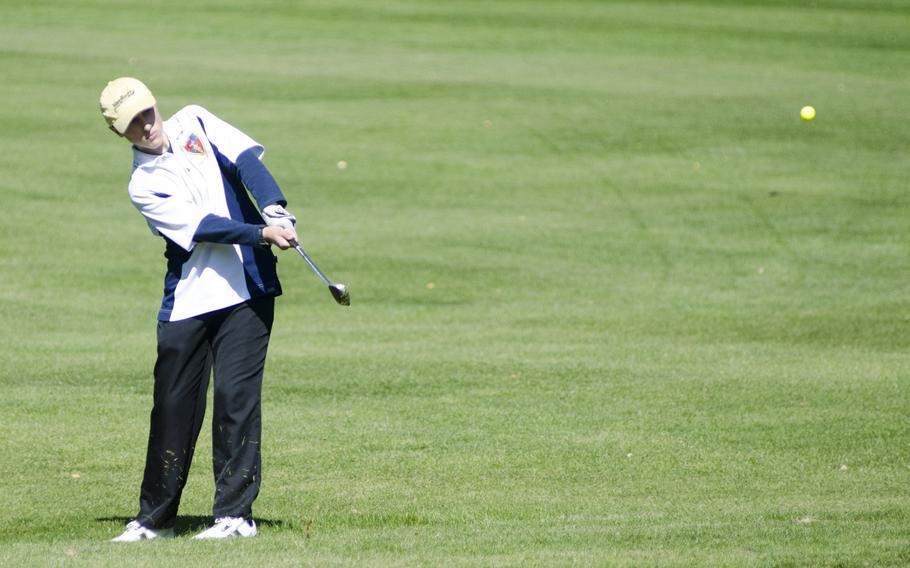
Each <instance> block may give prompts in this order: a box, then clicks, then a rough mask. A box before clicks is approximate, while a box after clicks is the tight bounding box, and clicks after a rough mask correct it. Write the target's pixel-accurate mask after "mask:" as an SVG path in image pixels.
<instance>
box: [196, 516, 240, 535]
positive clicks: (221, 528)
mask: <svg viewBox="0 0 910 568" xmlns="http://www.w3.org/2000/svg"><path fill="white" fill-rule="evenodd" d="M232 536H241V537H250V536H256V523H254V522H253V519H244V518H243V517H218V518H217V519H215V524H214V525H212V526H211V527H210V528H207V529H205V530H204V531H202V532H201V533H199V534H197V535H196V536H194V537H193V540H201V539H207V538H229V537H232Z"/></svg>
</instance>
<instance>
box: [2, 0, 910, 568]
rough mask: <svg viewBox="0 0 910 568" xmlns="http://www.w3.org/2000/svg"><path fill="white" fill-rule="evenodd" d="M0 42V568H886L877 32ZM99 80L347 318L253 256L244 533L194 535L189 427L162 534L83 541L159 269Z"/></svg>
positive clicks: (903, 133)
mask: <svg viewBox="0 0 910 568" xmlns="http://www.w3.org/2000/svg"><path fill="white" fill-rule="evenodd" d="M0 11H2V14H3V18H2V20H0V71H2V76H3V84H4V85H3V88H2V90H0V125H2V127H3V130H4V132H3V136H2V137H0V171H2V172H3V175H2V176H0V195H2V196H3V200H4V211H5V216H4V217H5V218H4V221H3V223H2V225H0V227H2V228H0V231H2V237H3V245H4V246H3V247H2V249H0V267H2V276H3V278H2V280H0V318H2V321H3V326H2V327H3V332H2V336H0V430H2V432H3V442H2V446H0V447H2V449H3V452H2V453H0V504H2V509H3V514H2V515H0V565H3V566H8V565H10V566H47V565H59V566H70V565H72V566H161V565H173V566H197V565H198V566H221V565H223V566H228V565H248V566H545V565H547V566H549V565H559V566H565V565H578V566H589V565H597V566H731V567H732V566H857V567H859V566H905V565H910V536H908V535H910V532H908V526H910V512H908V511H910V509H908V507H910V496H908V484H910V452H908V445H907V444H908V439H910V422H908V414H910V389H908V386H910V385H908V375H910V354H908V347H910V337H908V326H910V302H908V295H907V275H908V274H910V255H908V243H910V234H908V230H907V226H908V224H907V219H908V218H910V207H908V206H910V199H908V197H907V196H908V191H907V183H908V179H910V175H908V174H910V171H908V163H910V162H908V160H907V152H908V145H910V128H908V124H907V116H908V112H907V105H908V100H910V75H908V54H910V5H908V3H907V2H903V1H898V0H892V1H878V2H876V1H870V2H864V1H863V2H861V1H859V0H831V1H825V0H819V1H817V2H783V1H772V0H768V1H758V0H755V1H749V2H740V3H735V2H721V1H716V2H714V1H709V0H701V1H689V2H662V1H656V0H655V1H644V2H596V1H574V2H545V1H534V0H510V1H506V0H496V1H491V2H479V1H476V2H475V1H463V2H462V1H459V2H421V1H416V0H403V1H395V2H378V1H377V2H370V1H366V0H362V1H359V2H329V1H306V2H289V1H266V2H256V3H243V2H237V1H235V0H227V1H220V2H213V1H210V0H202V1H197V2H192V3H186V2H176V1H171V0H168V1H163V2H155V3H149V4H145V3H139V4H137V3H132V2H102V1H75V0H73V1H59V2H38V3H34V2H33V3H12V2H6V1H2V0H0ZM120 75H133V76H137V77H139V78H141V79H142V80H144V81H146V82H147V83H148V85H149V86H150V87H151V89H152V90H153V91H154V92H155V94H156V96H157V98H158V102H159V106H160V107H161V110H162V114H164V115H166V116H170V115H171V114H173V113H174V112H176V111H177V110H178V109H179V108H181V107H182V106H183V105H185V104H190V103H195V104H200V105H202V106H204V107H206V108H208V109H209V110H210V111H211V112H213V113H215V114H216V115H219V116H221V117H222V118H224V119H226V120H228V121H230V122H231V123H233V124H235V125H237V126H238V127H240V128H241V129H243V130H244V131H245V132H247V133H248V134H250V135H251V136H252V137H253V138H255V139H256V140H257V141H259V142H260V143H262V144H263V145H265V147H266V156H265V163H266V164H267V165H268V167H269V168H270V170H271V171H272V172H273V174H274V175H275V177H276V179H277V180H278V182H279V184H280V185H281V186H282V188H283V190H284V192H285V194H286V195H287V197H288V199H289V205H288V209H289V210H290V211H292V212H293V213H295V214H296V215H297V217H298V218H299V219H300V225H299V231H300V236H301V243H302V244H303V246H304V248H305V249H306V250H307V252H308V253H309V254H310V255H311V256H312V257H313V259H314V260H315V261H316V263H318V264H319V266H320V267H321V268H322V269H323V270H324V271H325V272H326V274H327V275H329V277H330V278H332V279H333V280H334V281H337V282H344V283H346V284H348V286H349V289H350V293H351V304H352V305H351V306H350V307H349V308H343V307H340V306H338V305H336V304H335V302H334V301H332V298H331V297H330V296H329V294H328V293H327V292H326V290H325V286H324V285H323V284H322V283H321V282H320V281H319V280H318V279H317V278H316V277H315V276H314V275H313V274H312V273H311V272H310V269H309V268H308V267H307V266H306V265H305V263H303V262H302V261H301V260H300V259H298V258H295V256H296V253H294V251H293V250H291V251H286V252H281V253H280V254H279V257H280V262H279V273H280V276H281V279H282V283H283V287H284V291H285V293H284V295H283V296H282V297H281V298H279V300H278V308H277V317H276V323H275V328H274V332H273V338H272V345H271V349H270V354H269V361H268V365H267V370H266V378H265V386H264V395H263V399H264V400H263V404H264V430H265V432H264V438H263V461H264V468H263V485H262V493H261V495H260V498H259V499H258V501H257V502H256V504H255V507H254V514H255V517H256V519H257V522H258V523H259V529H260V535H259V536H258V537H256V538H255V539H249V540H236V541H230V542H193V541H190V540H189V539H188V537H189V536H190V535H192V534H194V533H195V532H196V531H199V530H201V529H202V528H204V527H205V525H206V524H207V523H208V522H210V519H209V517H208V515H209V514H210V508H211V499H212V495H213V492H214V487H213V482H212V479H211V477H212V476H211V465H210V459H211V442H210V436H209V435H208V429H209V428H210V422H207V425H206V426H205V427H204V430H203V434H202V435H201V436H200V442H199V445H198V448H197V452H196V460H195V464H194V466H193V469H192V471H191V474H190V477H189V481H188V484H187V489H186V492H185V494H184V499H183V503H182V506H181V510H180V518H179V520H178V525H177V532H178V538H177V539H175V540H173V541H155V542H149V543H140V544H138V545H114V544H111V543H109V542H108V540H109V539H110V538H112V537H114V536H116V535H117V534H118V533H119V532H120V531H121V530H122V528H123V525H124V524H125V523H126V522H127V521H128V520H129V519H130V518H131V516H132V515H134V514H135V513H136V509H137V504H138V486H139V482H140V479H141V475H142V468H143V460H144V457H145V443H146V437H147V435H148V413H149V410H150V404H151V391H152V379H151V371H152V366H153V364H154V342H155V316H156V313H157V307H158V302H159V301H160V293H161V288H162V283H163V275H164V268H165V261H164V258H163V257H162V252H163V243H162V241H161V240H160V239H157V238H153V237H152V236H151V235H150V234H149V232H148V230H147V228H146V226H145V223H144V221H143V220H142V219H141V217H140V216H139V214H138V213H137V212H136V211H135V210H134V209H133V207H132V205H131V204H130V202H129V199H128V197H127V194H126V183H127V180H128V176H129V169H130V159H131V157H130V151H129V148H128V145H127V144H126V143H124V142H122V141H120V140H118V139H117V138H116V137H115V136H113V135H112V134H111V133H110V132H108V131H107V130H106V128H105V124H104V122H103V120H102V119H101V117H100V114H99V112H98V110H97V99H98V95H99V93H100V91H101V89H102V88H103V86H104V84H105V83H106V82H107V81H108V80H110V79H112V78H114V77H117V76H120ZM805 105H812V106H814V107H815V109H816V111H817V113H818V114H817V116H816V118H815V120H814V121H812V122H811V123H806V122H803V121H802V120H801V119H800V115H799V111H800V108H802V107H803V106H805ZM341 161H345V162H346V163H347V167H346V168H343V169H342V168H339V167H338V163H339V162H341Z"/></svg>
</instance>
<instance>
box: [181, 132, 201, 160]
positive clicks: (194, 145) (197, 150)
mask: <svg viewBox="0 0 910 568" xmlns="http://www.w3.org/2000/svg"><path fill="white" fill-rule="evenodd" d="M183 149H184V150H186V151H187V152H189V153H190V154H200V155H201V154H205V146H203V145H202V140H200V139H199V137H197V136H196V135H195V134H190V137H189V138H187V140H186V144H185V145H184V146H183Z"/></svg>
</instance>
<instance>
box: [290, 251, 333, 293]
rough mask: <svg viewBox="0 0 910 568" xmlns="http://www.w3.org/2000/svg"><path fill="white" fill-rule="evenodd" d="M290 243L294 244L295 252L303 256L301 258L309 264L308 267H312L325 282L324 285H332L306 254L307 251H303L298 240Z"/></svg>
mask: <svg viewBox="0 0 910 568" xmlns="http://www.w3.org/2000/svg"><path fill="white" fill-rule="evenodd" d="M292 244H293V245H294V248H295V249H296V250H297V252H298V253H300V256H302V257H303V260H305V261H306V263H307V264H309V265H310V268H312V269H313V272H315V273H316V275H317V276H319V277H320V278H321V279H322V281H323V282H325V285H326V286H331V285H332V282H331V280H329V279H328V278H326V277H325V274H323V273H322V271H321V270H319V267H318V266H316V263H315V262H313V259H311V258H310V257H309V256H307V253H305V252H304V251H303V249H302V248H301V247H300V243H298V242H296V241H295V242H294V243H292Z"/></svg>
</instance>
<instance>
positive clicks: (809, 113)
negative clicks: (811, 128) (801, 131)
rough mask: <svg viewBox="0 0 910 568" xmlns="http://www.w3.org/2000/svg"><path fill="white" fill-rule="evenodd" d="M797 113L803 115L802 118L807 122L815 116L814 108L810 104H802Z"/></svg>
mask: <svg viewBox="0 0 910 568" xmlns="http://www.w3.org/2000/svg"><path fill="white" fill-rule="evenodd" d="M799 115H800V116H801V117H803V120H805V121H806V122H809V121H810V120H812V119H813V118H815V109H814V108H812V107H810V106H804V107H803V108H802V110H800V111H799Z"/></svg>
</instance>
